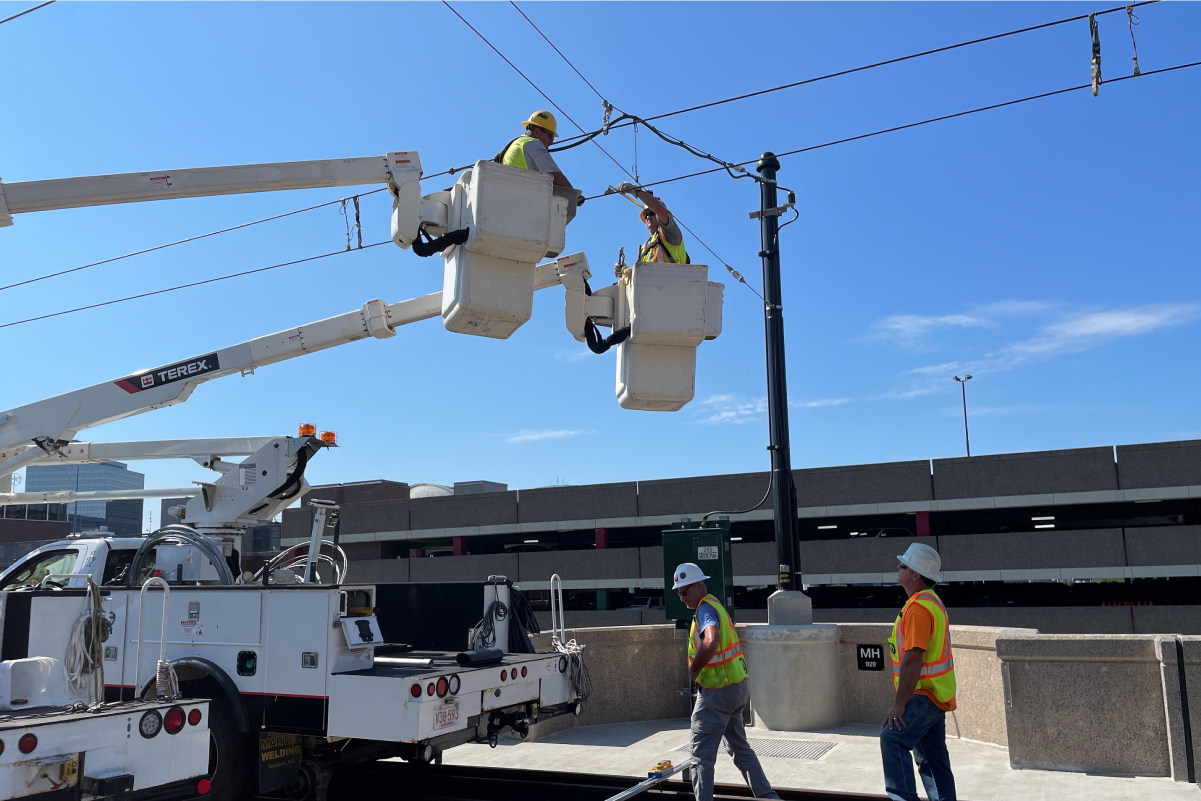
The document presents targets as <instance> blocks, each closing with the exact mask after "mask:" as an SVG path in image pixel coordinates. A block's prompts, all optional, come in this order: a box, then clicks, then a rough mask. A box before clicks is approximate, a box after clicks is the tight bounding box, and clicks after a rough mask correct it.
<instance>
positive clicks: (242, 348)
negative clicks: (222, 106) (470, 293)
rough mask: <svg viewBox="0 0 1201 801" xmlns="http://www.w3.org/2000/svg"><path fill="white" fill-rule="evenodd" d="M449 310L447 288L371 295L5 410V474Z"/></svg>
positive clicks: (0, 436)
mask: <svg viewBox="0 0 1201 801" xmlns="http://www.w3.org/2000/svg"><path fill="white" fill-rule="evenodd" d="M441 312H442V293H441V292H435V293H433V294H430V295H425V296H423V297H419V298H413V299H412V300H405V301H401V302H400V303H393V304H387V303H384V302H383V301H382V300H369V301H367V302H366V303H364V304H363V307H362V308H361V309H358V310H356V311H353V312H348V313H346V314H340V315H338V316H336V317H329V318H327V319H325V320H318V321H316V322H313V323H309V324H308V325H302V326H298V327H296V328H289V329H287V330H284V331H278V332H276V333H274V334H268V335H267V336H263V337H259V338H257V339H252V340H250V341H249V342H243V343H241V344H238V345H233V346H231V347H228V348H222V349H220V350H216V351H213V352H212V353H206V354H201V355H199V356H194V357H192V358H190V359H185V360H183V361H180V362H175V363H173V364H167V365H163V366H161V367H156V368H154V369H151V370H140V371H138V372H136V373H133V374H132V375H128V376H125V377H123V378H118V379H117V380H115V381H106V382H104V383H102V384H95V385H94V386H90V387H86V388H84V389H77V390H75V391H73V392H68V393H66V394H63V395H59V396H57V397H54V398H48V399H46V400H42V401H37V402H35V403H30V404H27V405H25V406H20V407H17V408H15V409H10V410H8V411H4V412H0V421H3V422H0V458H3V459H5V461H3V462H0V476H4V475H8V474H10V473H12V472H13V471H14V470H16V469H18V468H20V467H23V466H24V465H26V464H31V463H33V462H35V461H38V460H39V459H40V458H41V457H43V456H45V455H47V454H50V453H54V454H58V453H59V452H60V451H61V450H62V449H63V448H64V447H65V446H66V445H67V443H68V442H69V441H70V440H71V439H72V438H73V437H74V436H75V435H76V434H77V433H78V432H80V431H82V430H83V429H86V428H91V427H93V426H98V425H101V424H102V423H108V422H112V421H113V420H120V419H122V418H125V417H131V416H133V415H135V414H141V413H142V412H148V411H150V410H152V409H159V408H162V407H164V406H172V405H174V404H176V403H183V402H184V401H186V400H187V399H188V397H189V396H191V394H192V392H193V390H195V389H196V387H197V386H199V385H200V384H201V383H203V382H205V381H209V380H211V379H214V378H220V377H221V376H226V375H230V374H231V373H240V374H242V375H247V374H249V373H252V372H254V371H255V370H256V369H257V368H259V367H263V366H265V365H268V364H274V363H275V362H280V361H284V360H285V359H291V358H294V357H296V356H303V355H305V354H306V353H315V352H317V351H320V350H325V349H326V348H332V347H334V346H336V345H345V344H347V343H350V342H356V341H358V340H360V339H366V338H368V337H375V338H377V339H385V338H387V337H392V336H395V335H396V331H395V329H396V328H398V327H400V326H402V325H405V324H407V323H413V322H417V321H418V320H425V319H428V318H430V317H437V316H438V315H440V314H441ZM34 446H36V447H34Z"/></svg>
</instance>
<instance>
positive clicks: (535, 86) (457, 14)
mask: <svg viewBox="0 0 1201 801" xmlns="http://www.w3.org/2000/svg"><path fill="white" fill-rule="evenodd" d="M442 5H444V6H446V7H447V8H449V9H450V11H451V13H452V14H454V15H455V16H456V17H458V18H459V19H460V20H462V21H463V24H464V25H466V26H467V27H468V28H470V29H471V31H472V33H474V34H475V35H476V36H478V37H480V39H481V40H483V42H484V44H486V45H488V47H490V48H492V51H493V52H494V53H496V55H498V56H500V57H501V58H502V59H504V62H505V63H506V64H508V65H509V66H510V67H512V68H513V70H514V71H515V72H516V73H517V74H518V75H520V76H521V77H522V78H524V79H525V82H526V83H528V84H529V85H530V86H532V87H534V90H535V91H537V92H538V94H540V95H542V97H544V98H545V99H546V102H547V103H550V104H551V105H552V106H554V107H555V108H556V109H557V110H558V112H559V113H560V114H562V115H563V116H564V117H565V118H566V119H567V121H568V122H570V123H571V124H572V125H574V126H575V127H576V128H578V129H579V130H580V133H581V134H583V133H585V131H584V126H582V125H580V124H579V123H578V122H576V121H575V120H574V119H572V118H571V115H570V114H568V113H567V112H566V111H564V110H563V108H562V107H561V106H560V105H559V104H558V103H556V102H555V101H553V100H551V99H550V95H548V94H547V93H546V92H544V91H542V89H541V88H540V87H539V86H538V84H536V83H534V82H533V81H532V80H530V77H529V76H528V75H526V74H525V73H524V72H522V71H521V70H520V69H519V68H518V66H517V65H516V64H514V63H513V62H512V61H510V60H509V57H508V56H506V55H505V54H504V53H502V52H500V49H499V48H497V46H496V45H494V44H492V42H490V41H488V37H486V36H484V34H482V33H480V32H479V31H478V30H476V27H475V26H474V25H472V24H471V23H470V22H468V21H467V19H466V17H464V16H463V15H462V14H460V13H459V12H458V11H455V9H454V6H452V5H451V4H450V3H448V2H447V1H446V0H442ZM593 144H594V145H596V147H597V149H599V150H600V152H602V153H604V154H605V155H606V156H608V157H609V160H610V161H612V162H613V163H614V164H616V165H617V166H618V167H621V169H622V171H623V172H626V168H625V167H622V165H621V162H620V161H618V160H617V159H615V158H613V155H612V154H611V153H610V152H609V151H607V150H605V149H604V148H603V147H601V145H600V143H599V142H595V141H594V142H593ZM626 174H627V175H629V173H628V172H626ZM631 177H632V176H631Z"/></svg>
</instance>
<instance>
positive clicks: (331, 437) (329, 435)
mask: <svg viewBox="0 0 1201 801" xmlns="http://www.w3.org/2000/svg"><path fill="white" fill-rule="evenodd" d="M321 441H322V442H328V443H329V444H330V445H336V444H337V443H338V435H337V434H335V433H334V432H332V431H322V432H321Z"/></svg>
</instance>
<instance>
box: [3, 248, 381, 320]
mask: <svg viewBox="0 0 1201 801" xmlns="http://www.w3.org/2000/svg"><path fill="white" fill-rule="evenodd" d="M391 241H392V240H390V239H385V240H384V241H383V242H375V243H373V244H370V245H363V247H362V248H356V249H355V250H354V251H348V250H335V251H333V252H331V253H322V254H320V255H318V256H308V257H307V258H303V259H293V260H292V261H285V262H280V263H279V264H272V265H270V266H267V267H258V268H256V269H253V270H243V271H241V272H237V273H230V274H228V275H220V276H217V277H216V278H206V279H204V280H203V281H192V282H191V283H188V284H179V285H178V286H171V287H167V288H166V289H155V290H153V291H150V292H141V293H139V294H137V295H128V296H126V297H123V298H116V299H115V300H106V301H103V302H101V303H91V304H88V305H87V306H79V307H77V308H74V309H64V310H63V311H57V312H51V313H50V314H40V315H38V316H37V317H28V318H26V319H24V320H14V321H12V322H10V323H0V328H11V327H13V326H15V325H23V324H25V323H33V322H37V321H38V320H48V319H50V318H51V317H62V316H63V315H65V314H74V313H76V312H81V311H87V310H89V309H99V308H101V307H103V306H113V305H115V304H118V303H125V302H127V301H130V300H138V299H139V298H149V297H153V296H154V295H163V294H166V293H168V292H176V291H178V290H181V289H190V288H192V287H197V286H204V285H205V284H215V283H217V282H218V281H228V280H229V279H231V278H241V277H242V276H245V275H254V274H255V273H265V272H267V271H268V270H277V269H279V268H280V267H291V266H292V265H294V264H304V263H305V262H310V261H317V260H318V259H328V258H329V257H330V256H341V255H342V254H344V253H350V252H358V251H359V250H369V249H371V248H377V247H379V246H380V245H387V244H390V243H391Z"/></svg>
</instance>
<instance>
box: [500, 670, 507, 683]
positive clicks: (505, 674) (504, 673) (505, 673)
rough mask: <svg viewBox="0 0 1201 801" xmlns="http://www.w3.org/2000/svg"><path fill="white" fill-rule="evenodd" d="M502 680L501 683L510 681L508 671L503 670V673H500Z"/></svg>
mask: <svg viewBox="0 0 1201 801" xmlns="http://www.w3.org/2000/svg"><path fill="white" fill-rule="evenodd" d="M500 680H501V681H508V680H509V671H507V670H502V671H501V672H500Z"/></svg>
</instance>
